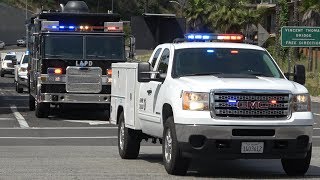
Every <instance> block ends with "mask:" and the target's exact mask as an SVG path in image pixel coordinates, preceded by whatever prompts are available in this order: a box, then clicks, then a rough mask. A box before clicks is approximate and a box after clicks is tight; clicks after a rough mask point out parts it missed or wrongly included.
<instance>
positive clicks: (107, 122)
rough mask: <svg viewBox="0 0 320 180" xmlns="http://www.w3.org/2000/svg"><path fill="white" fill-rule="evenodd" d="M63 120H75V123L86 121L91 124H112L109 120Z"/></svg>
mask: <svg viewBox="0 0 320 180" xmlns="http://www.w3.org/2000/svg"><path fill="white" fill-rule="evenodd" d="M63 121H66V122H73V123H86V124H90V125H100V124H110V122H109V121H86V120H63Z"/></svg>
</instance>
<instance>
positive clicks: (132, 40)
mask: <svg viewBox="0 0 320 180" xmlns="http://www.w3.org/2000/svg"><path fill="white" fill-rule="evenodd" d="M135 51H136V38H135V37H133V36H131V37H130V51H129V58H131V59H133V58H134V56H135V53H136V52H135Z"/></svg>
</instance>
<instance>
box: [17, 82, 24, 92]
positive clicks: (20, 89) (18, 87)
mask: <svg viewBox="0 0 320 180" xmlns="http://www.w3.org/2000/svg"><path fill="white" fill-rule="evenodd" d="M16 88H17V92H18V93H23V88H22V87H21V86H20V85H19V83H17V87H16Z"/></svg>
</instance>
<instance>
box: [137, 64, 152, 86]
mask: <svg viewBox="0 0 320 180" xmlns="http://www.w3.org/2000/svg"><path fill="white" fill-rule="evenodd" d="M150 71H151V65H150V64H149V63H147V62H143V63H139V64H138V82H150V81H151V73H150Z"/></svg>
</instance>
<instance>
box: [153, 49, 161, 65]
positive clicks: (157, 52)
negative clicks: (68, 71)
mask: <svg viewBox="0 0 320 180" xmlns="http://www.w3.org/2000/svg"><path fill="white" fill-rule="evenodd" d="M161 50H162V48H159V49H158V50H157V51H156V53H154V56H153V57H152V61H151V66H152V68H154V66H155V65H156V62H157V59H158V57H159V55H160V52H161Z"/></svg>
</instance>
